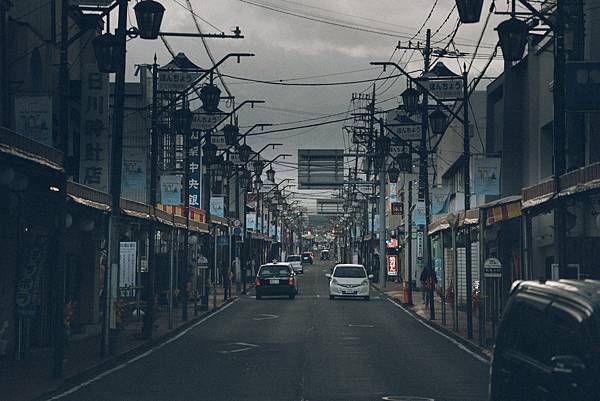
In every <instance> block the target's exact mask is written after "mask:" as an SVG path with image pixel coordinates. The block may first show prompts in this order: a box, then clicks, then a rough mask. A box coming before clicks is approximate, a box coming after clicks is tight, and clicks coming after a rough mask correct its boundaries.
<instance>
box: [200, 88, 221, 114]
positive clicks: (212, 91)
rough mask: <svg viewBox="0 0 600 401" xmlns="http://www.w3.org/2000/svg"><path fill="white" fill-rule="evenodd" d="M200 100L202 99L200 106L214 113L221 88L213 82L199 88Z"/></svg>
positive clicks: (217, 105)
mask: <svg viewBox="0 0 600 401" xmlns="http://www.w3.org/2000/svg"><path fill="white" fill-rule="evenodd" d="M200 100H201V101H202V108H203V109H204V111H206V112H207V113H214V112H216V111H217V110H218V108H219V102H220V101H221V89H219V88H217V87H216V86H215V85H213V84H207V85H204V86H203V87H202V89H200Z"/></svg>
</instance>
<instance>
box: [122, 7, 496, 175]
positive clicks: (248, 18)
mask: <svg viewBox="0 0 600 401" xmlns="http://www.w3.org/2000/svg"><path fill="white" fill-rule="evenodd" d="M250 3H254V4H250ZM434 3H436V1H435V0H376V1H364V0H328V1H324V0H305V1H303V0H297V1H291V0H249V1H245V0H191V4H192V7H193V9H194V12H195V13H196V14H197V15H198V16H199V17H201V18H202V19H203V20H205V21H202V20H199V23H200V26H201V29H202V30H203V31H204V32H218V31H225V32H228V31H230V30H232V29H233V28H234V27H235V26H239V27H240V29H241V31H242V34H243V35H244V36H245V39H241V40H239V39H208V46H209V47H210V49H211V51H212V54H213V56H214V58H215V59H216V60H219V59H221V58H222V57H223V56H224V55H226V54H227V53H229V52H251V53H255V54H256V56H255V57H253V58H244V59H242V60H241V63H240V64H236V62H235V60H234V59H230V60H228V61H227V62H226V63H225V64H224V65H223V67H222V68H221V71H222V72H223V73H225V74H230V75H235V76H240V77H245V78H252V79H259V80H268V81H278V80H284V79H290V78H302V77H314V78H307V79H304V80H296V81H293V82H296V83H298V82H309V83H325V82H340V81H357V80H366V79H372V78H376V77H377V76H379V74H380V72H381V69H380V68H375V67H373V66H370V65H369V63H370V62H371V61H387V60H388V59H389V58H390V57H391V56H392V55H393V58H392V59H393V60H394V61H396V62H398V63H400V64H402V65H404V64H405V63H406V62H407V61H408V60H409V59H410V60H411V63H410V64H409V66H408V69H409V70H418V69H420V68H422V64H423V63H422V57H421V56H420V55H419V53H418V52H414V54H413V52H411V51H409V52H404V51H403V50H397V51H394V49H395V47H396V45H397V44H398V41H401V42H402V44H403V45H406V44H407V43H408V39H410V38H411V37H413V36H414V35H415V34H416V33H417V31H418V29H419V28H420V27H421V26H422V25H423V23H424V22H425V20H426V18H427V16H428V15H429V13H430V11H431V9H432V7H433V5H434ZM489 3H490V2H489V1H486V2H485V5H484V11H483V15H482V19H481V22H480V23H478V24H474V25H463V26H461V27H460V28H459V30H458V33H457V35H456V38H455V43H456V48H457V49H458V50H459V51H462V52H468V53H471V52H472V51H473V50H474V45H475V44H476V43H477V40H478V38H479V35H480V33H481V31H482V30H483V28H484V24H485V20H486V16H487V13H488V10H487V8H488V7H489ZM500 3H502V4H501V5H502V6H503V7H504V6H505V4H504V2H499V5H500ZM162 4H163V5H164V6H165V8H166V12H165V17H164V20H163V26H162V30H163V31H178V32H196V28H195V25H194V22H193V19H192V16H191V14H190V12H189V11H188V10H186V9H185V4H186V3H185V0H162ZM256 4H259V5H263V6H265V7H267V8H265V7H258V6H256ZM453 6H454V1H453V0H438V1H437V4H436V7H435V9H434V10H433V13H432V15H431V18H429V20H428V21H427V24H426V27H425V28H430V29H431V30H432V32H434V33H435V32H436V30H438V28H439V27H440V25H441V24H442V22H443V21H444V20H446V18H447V17H448V15H449V14H450V11H451V10H452V8H453ZM268 8H272V9H277V10H279V11H283V12H286V13H293V14H300V15H302V16H306V17H309V18H313V19H319V20H322V21H328V22H331V23H334V24H338V25H332V24H326V23H323V22H317V21H313V20H308V19H305V18H299V17H297V16H293V15H289V14H284V13H282V12H277V11H274V10H271V9H268ZM130 16H131V20H132V21H133V10H131V11H130ZM457 19H458V14H457V12H456V11H453V12H452V14H451V15H450V18H449V19H448V20H447V22H446V23H445V24H444V25H443V26H442V28H441V29H440V30H439V32H437V33H435V35H434V36H433V38H432V42H433V44H434V46H436V47H440V48H443V47H445V46H446V44H447V42H448V35H449V34H451V33H452V31H453V30H454V28H455V27H456V23H457ZM502 19H503V17H501V16H495V15H492V17H491V19H490V21H489V24H488V26H487V28H486V29H485V35H484V38H483V41H482V45H481V47H480V49H479V53H478V54H479V55H480V58H478V59H477V60H476V61H475V62H474V66H473V67H474V68H473V69H472V70H471V74H470V78H471V79H472V78H473V77H475V76H476V75H478V74H479V69H481V68H482V66H483V65H484V64H485V60H484V57H485V56H488V55H489V54H491V51H492V49H491V48H492V47H493V46H494V45H495V43H496V40H497V39H496V38H497V36H496V32H495V31H494V28H495V27H496V26H497V24H498V22H499V21H501V20H502ZM207 22H208V23H207ZM209 23H210V24H212V25H214V27H216V28H218V30H217V29H215V28H214V27H212V26H211V25H209ZM339 25H347V26H352V27H354V28H356V29H349V28H345V27H342V26H339ZM369 30H370V31H378V32H385V33H386V34H376V33H372V32H367V31H369ZM424 38H425V29H423V31H422V32H421V33H420V34H419V35H418V36H417V37H416V38H415V39H414V40H413V43H416V42H417V41H421V42H423V41H424ZM168 40H169V43H170V44H171V46H172V47H173V49H174V51H175V52H184V53H185V54H186V55H187V56H188V57H189V58H190V59H191V60H192V61H193V62H195V63H196V64H198V65H200V66H201V67H209V66H210V65H211V63H210V60H209V58H208V56H207V53H206V50H205V49H204V46H203V44H202V42H201V40H200V39H190V38H169V39H168ZM450 49H451V50H452V49H453V47H450ZM155 52H156V54H157V55H158V61H159V64H166V63H167V62H168V61H169V60H170V58H171V57H170V55H169V53H168V51H167V50H166V48H165V47H164V46H163V44H162V43H161V42H160V40H157V41H144V40H141V39H135V40H132V41H130V42H129V43H128V53H127V55H128V64H129V65H130V68H129V69H128V71H129V72H132V71H133V64H141V63H151V62H152V57H153V54H154V53H155ZM411 55H412V58H410V56H411ZM497 60H498V61H497V62H494V63H493V64H492V66H491V68H490V69H489V70H488V72H487V73H486V76H489V77H492V76H495V75H497V74H499V73H500V72H501V71H502V62H501V61H500V60H501V54H499V57H498V58H497ZM444 62H445V63H446V65H448V66H449V67H450V68H451V69H453V70H454V71H456V72H459V63H460V64H461V65H462V64H463V63H464V62H466V63H467V64H469V62H470V57H467V58H466V59H460V60H459V61H457V60H456V59H447V60H445V61H444ZM357 70H362V71H357ZM349 71H354V72H351V73H347V74H342V75H331V76H326V77H320V76H322V75H327V74H338V73H344V72H349ZM390 73H394V72H393V71H391V70H388V71H387V72H386V73H385V75H383V76H384V77H385V76H386V75H388V74H390ZM315 76H317V77H315ZM130 78H131V79H132V78H133V77H132V76H130ZM487 82H489V81H487ZM226 83H227V85H228V87H229V89H230V90H231V91H232V92H233V94H234V96H235V97H236V101H237V102H241V101H243V100H245V99H264V100H265V101H266V104H265V105H264V106H261V107H257V108H254V109H251V108H250V107H246V108H243V109H242V110H241V111H240V113H239V124H240V126H251V125H252V124H254V123H261V122H264V123H285V122H291V121H298V120H304V119H309V118H315V117H319V116H323V115H328V114H334V113H343V112H346V111H348V108H349V102H350V98H351V96H352V93H356V92H370V85H371V84H370V83H360V84H352V85H341V86H312V87H290V86H275V85H265V84H257V83H249V82H244V81H239V80H235V79H232V78H226ZM404 84H405V80H404V79H398V80H394V79H389V80H386V81H378V83H377V95H376V98H377V100H378V101H380V100H386V99H390V100H387V101H386V102H384V103H381V104H379V106H380V107H384V108H391V107H394V106H395V105H397V103H398V95H399V94H400V92H401V91H402V90H403V88H404ZM484 84H485V82H484ZM219 86H220V83H219ZM480 89H485V86H484V85H483V84H482V85H481V86H480ZM340 117H343V115H342V116H337V117H332V118H331V119H335V118H340ZM320 121H326V120H320ZM314 122H319V121H311V122H309V123H314ZM305 124H306V123H305ZM297 125H302V124H297ZM290 126H294V125H283V126H277V127H273V129H275V128H287V127H290ZM342 126H343V123H336V124H330V125H324V126H320V127H314V128H309V129H307V128H304V129H299V130H294V131H287V132H279V133H273V134H269V135H265V136H259V137H253V138H252V139H251V140H250V141H249V143H250V145H252V146H253V147H254V148H255V149H256V148H259V147H262V145H263V144H266V143H268V142H281V143H284V144H285V146H283V147H280V148H278V149H277V150H276V151H273V152H271V153H267V152H265V156H266V157H269V156H274V155H276V154H277V153H281V152H285V153H291V154H293V155H294V156H293V158H291V159H288V160H292V161H295V160H296V155H297V150H298V148H343V147H344V135H343V133H342V132H343V131H342ZM278 169H279V170H282V169H284V168H283V167H278ZM295 176H296V174H295V172H293V171H287V172H281V173H280V174H278V178H284V177H295Z"/></svg>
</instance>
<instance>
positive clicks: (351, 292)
mask: <svg viewBox="0 0 600 401" xmlns="http://www.w3.org/2000/svg"><path fill="white" fill-rule="evenodd" d="M342 294H347V295H354V294H358V291H342Z"/></svg>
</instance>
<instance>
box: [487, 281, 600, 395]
mask: <svg viewBox="0 0 600 401" xmlns="http://www.w3.org/2000/svg"><path fill="white" fill-rule="evenodd" d="M599 330H600V281H597V280H581V281H580V280H559V281H548V282H534V281H521V282H515V283H514V284H513V287H512V289H511V291H510V297H509V300H508V303H507V306H506V310H505V312H504V315H503V317H502V321H501V323H500V327H499V330H498V336H497V340H496V345H495V348H494V357H493V362H492V366H491V375H490V380H491V382H490V401H504V400H511V401H526V400H527V401H530V400H547V401H559V400H561V401H562V400H578V401H592V400H595V401H597V400H598V399H600V398H599V397H600V380H599V379H598V378H600V331H599Z"/></svg>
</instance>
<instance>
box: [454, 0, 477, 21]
mask: <svg viewBox="0 0 600 401" xmlns="http://www.w3.org/2000/svg"><path fill="white" fill-rule="evenodd" d="M456 8H457V9H458V16H459V18H460V22H462V23H463V24H474V23H476V22H479V19H480V18H481V9H482V8H483V0H456Z"/></svg>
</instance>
